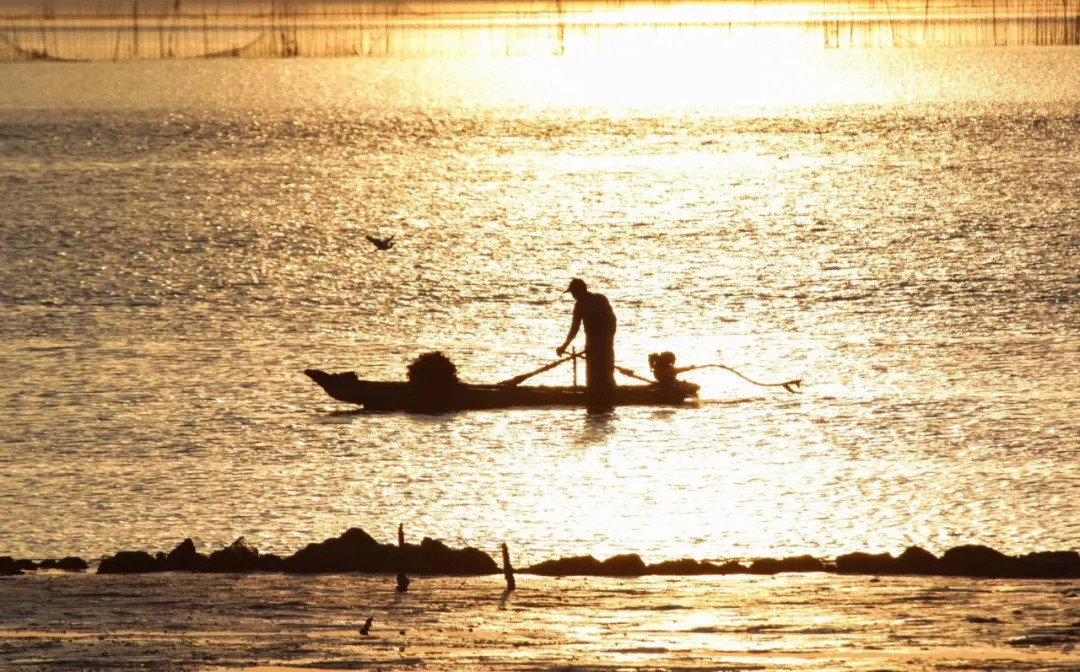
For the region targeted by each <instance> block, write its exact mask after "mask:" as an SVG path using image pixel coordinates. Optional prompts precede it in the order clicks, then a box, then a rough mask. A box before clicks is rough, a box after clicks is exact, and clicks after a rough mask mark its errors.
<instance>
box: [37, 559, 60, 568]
mask: <svg viewBox="0 0 1080 672" xmlns="http://www.w3.org/2000/svg"><path fill="white" fill-rule="evenodd" d="M56 564H57V563H56V560H53V559H52V558H45V559H44V560H42V561H41V562H39V563H38V569H56Z"/></svg>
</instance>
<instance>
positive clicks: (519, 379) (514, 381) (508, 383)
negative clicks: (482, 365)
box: [495, 352, 585, 387]
mask: <svg viewBox="0 0 1080 672" xmlns="http://www.w3.org/2000/svg"><path fill="white" fill-rule="evenodd" d="M584 355H585V353H584V352H575V353H574V354H572V355H570V356H568V357H563V358H562V359H557V360H555V361H554V362H552V363H550V364H545V365H544V366H541V367H540V368H539V369H537V370H535V371H530V372H528V373H523V374H521V375H520V376H514V377H513V378H509V379H507V380H504V381H502V382H501V383H495V384H496V385H499V386H503V387H514V386H515V385H520V384H521V383H523V382H524V381H526V380H528V379H529V378H532V377H533V376H536V375H539V374H541V373H543V372H545V371H550V370H551V369H554V368H555V367H556V366H558V365H559V364H562V363H563V362H569V361H570V360H571V359H574V358H575V357H583V356H584Z"/></svg>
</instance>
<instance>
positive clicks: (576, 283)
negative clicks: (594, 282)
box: [563, 278, 587, 294]
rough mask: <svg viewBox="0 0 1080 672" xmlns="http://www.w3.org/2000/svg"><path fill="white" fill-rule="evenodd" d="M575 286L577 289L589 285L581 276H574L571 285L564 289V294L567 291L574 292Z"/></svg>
mask: <svg viewBox="0 0 1080 672" xmlns="http://www.w3.org/2000/svg"><path fill="white" fill-rule="evenodd" d="M575 288H576V289H587V287H586V286H585V281H584V280H582V279H581V278H574V279H573V280H571V281H570V286H569V287H567V288H566V289H564V290H563V294H565V293H567V292H573V291H574V289H575Z"/></svg>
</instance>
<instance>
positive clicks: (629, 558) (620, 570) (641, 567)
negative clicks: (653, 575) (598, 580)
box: [600, 553, 648, 576]
mask: <svg viewBox="0 0 1080 672" xmlns="http://www.w3.org/2000/svg"><path fill="white" fill-rule="evenodd" d="M600 569H601V570H602V571H603V573H604V576H643V575H645V574H648V570H647V569H646V567H645V563H644V562H643V561H642V560H641V557H640V556H639V555H637V554H636V553H627V554H624V555H614V556H612V557H610V558H608V559H607V560H604V561H603V562H601V563H600Z"/></svg>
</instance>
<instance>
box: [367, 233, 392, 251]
mask: <svg viewBox="0 0 1080 672" xmlns="http://www.w3.org/2000/svg"><path fill="white" fill-rule="evenodd" d="M364 238H367V239H368V242H369V243H371V244H372V245H374V246H375V247H376V248H378V249H380V250H389V249H390V248H391V247H393V246H394V237H393V236H390V237H389V238H376V237H375V236H364Z"/></svg>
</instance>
